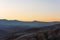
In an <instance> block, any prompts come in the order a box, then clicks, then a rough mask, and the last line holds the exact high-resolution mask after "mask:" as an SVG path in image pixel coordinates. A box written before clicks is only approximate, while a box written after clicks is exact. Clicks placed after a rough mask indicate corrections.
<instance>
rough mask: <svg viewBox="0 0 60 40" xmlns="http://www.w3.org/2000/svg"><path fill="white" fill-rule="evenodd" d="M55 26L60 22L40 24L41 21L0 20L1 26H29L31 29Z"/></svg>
mask: <svg viewBox="0 0 60 40" xmlns="http://www.w3.org/2000/svg"><path fill="white" fill-rule="evenodd" d="M54 24H60V22H40V21H31V22H24V21H18V20H6V19H1V20H0V26H4V27H5V26H29V27H42V26H50V25H54Z"/></svg>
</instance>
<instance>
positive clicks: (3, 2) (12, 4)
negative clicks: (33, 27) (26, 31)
mask: <svg viewBox="0 0 60 40" xmlns="http://www.w3.org/2000/svg"><path fill="white" fill-rule="evenodd" d="M0 19H8V20H22V21H33V20H38V21H60V0H0Z"/></svg>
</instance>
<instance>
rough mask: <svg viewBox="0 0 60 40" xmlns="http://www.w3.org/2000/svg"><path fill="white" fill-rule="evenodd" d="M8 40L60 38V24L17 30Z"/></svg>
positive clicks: (56, 39)
mask: <svg viewBox="0 0 60 40" xmlns="http://www.w3.org/2000/svg"><path fill="white" fill-rule="evenodd" d="M6 40H60V24H56V25H52V26H47V27H41V28H30V29H26V30H24V31H23V32H16V33H13V34H12V35H10V36H9V37H8V38H7V39H6Z"/></svg>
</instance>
